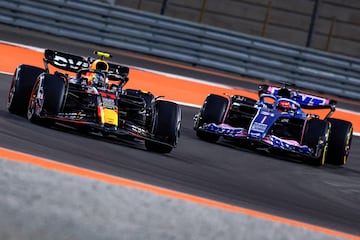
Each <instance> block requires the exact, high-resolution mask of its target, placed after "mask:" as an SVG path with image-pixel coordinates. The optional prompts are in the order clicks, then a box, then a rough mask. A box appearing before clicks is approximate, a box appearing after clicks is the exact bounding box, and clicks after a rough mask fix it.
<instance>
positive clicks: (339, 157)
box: [326, 118, 353, 165]
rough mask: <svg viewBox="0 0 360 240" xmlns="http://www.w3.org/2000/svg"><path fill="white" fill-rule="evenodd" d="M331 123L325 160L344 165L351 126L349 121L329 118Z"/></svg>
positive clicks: (348, 146) (349, 144)
mask: <svg viewBox="0 0 360 240" xmlns="http://www.w3.org/2000/svg"><path fill="white" fill-rule="evenodd" d="M328 121H329V122H330V123H331V130H330V137H329V149H328V152H327V156H326V162H327V163H330V164H334V165H345V164H346V162H347V159H348V156H349V152H350V146H351V140H352V133H353V126H352V123H351V122H348V121H345V120H341V119H336V118H329V119H328Z"/></svg>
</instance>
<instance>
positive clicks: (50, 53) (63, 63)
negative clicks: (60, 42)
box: [44, 49, 90, 72]
mask: <svg viewBox="0 0 360 240" xmlns="http://www.w3.org/2000/svg"><path fill="white" fill-rule="evenodd" d="M44 64H45V69H46V70H47V69H48V67H47V64H51V65H52V66H54V67H56V68H59V69H62V70H65V71H69V72H77V71H78V70H80V69H83V68H89V66H90V64H89V62H88V61H87V59H86V58H84V57H81V56H77V55H73V54H69V53H64V52H59V51H55V50H50V49H46V50H45V53H44Z"/></svg>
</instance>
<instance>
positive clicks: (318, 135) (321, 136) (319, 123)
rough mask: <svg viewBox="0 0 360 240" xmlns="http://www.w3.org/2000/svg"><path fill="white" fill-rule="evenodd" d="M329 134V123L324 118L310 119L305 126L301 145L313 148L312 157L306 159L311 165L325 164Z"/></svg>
mask: <svg viewBox="0 0 360 240" xmlns="http://www.w3.org/2000/svg"><path fill="white" fill-rule="evenodd" d="M329 134H330V123H329V122H328V121H326V120H320V119H316V118H315V119H310V120H309V121H308V122H307V123H306V126H305V132H304V137H303V143H302V145H307V146H308V147H310V148H311V149H313V150H314V157H313V158H312V159H306V160H305V162H308V163H310V164H312V165H317V166H321V165H324V164H325V157H326V152H327V149H328V140H329Z"/></svg>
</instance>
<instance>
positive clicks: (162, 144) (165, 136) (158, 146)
mask: <svg viewBox="0 0 360 240" xmlns="http://www.w3.org/2000/svg"><path fill="white" fill-rule="evenodd" d="M180 125H181V109H180V107H179V105H178V104H176V103H173V102H169V101H163V100H160V101H156V103H155V117H154V122H153V126H152V131H151V133H152V134H153V135H154V137H155V140H156V141H151V140H145V147H146V149H147V150H149V151H153V152H159V153H169V152H171V150H172V149H173V148H174V147H176V145H177V143H178V140H179V137H180Z"/></svg>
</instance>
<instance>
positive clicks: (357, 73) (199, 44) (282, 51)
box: [0, 0, 360, 100]
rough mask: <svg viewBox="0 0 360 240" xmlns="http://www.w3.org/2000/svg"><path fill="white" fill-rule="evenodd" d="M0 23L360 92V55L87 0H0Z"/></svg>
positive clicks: (356, 95)
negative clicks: (300, 44)
mask: <svg viewBox="0 0 360 240" xmlns="http://www.w3.org/2000/svg"><path fill="white" fill-rule="evenodd" d="M0 22H1V23H5V24H10V25H14V26H18V27H23V28H28V29H33V30H38V31H42V32H46V33H50V34H54V35H57V36H63V37H68V38H71V39H76V40H82V41H86V42H90V43H95V44H98V45H104V46H109V47H115V48H120V49H125V50H129V51H134V52H140V53H144V54H148V55H154V56H159V57H164V58H168V59H172V60H176V61H181V62H185V63H189V64H192V65H194V66H201V67H206V68H211V69H217V70H221V71H225V72H231V73H235V74H239V75H241V76H246V77H251V78H256V79H262V80H265V81H269V82H279V81H286V82H288V83H291V84H295V85H296V86H298V87H299V88H302V89H308V90H313V91H314V90H315V91H317V92H320V93H325V94H332V95H337V96H342V97H347V98H351V99H356V100H359V99H360V60H359V59H355V58H350V57H345V56H341V55H336V54H330V53H325V52H322V51H318V50H314V49H308V48H303V47H299V46H294V45H289V44H285V43H281V42H278V41H273V40H268V39H264V38H259V37H254V36H250V35H246V34H241V33H238V32H232V31H228V30H223V29H219V28H214V27H210V26H206V25H202V24H196V23H192V22H188V21H182V20H179V19H174V18H169V17H166V16H161V15H157V14H151V13H146V12H142V11H137V10H133V9H129V8H123V7H119V6H114V5H112V4H106V3H103V2H99V1H89V0H36V1H35V0H34V1H33V0H12V1H3V0H0Z"/></svg>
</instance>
